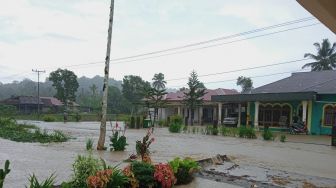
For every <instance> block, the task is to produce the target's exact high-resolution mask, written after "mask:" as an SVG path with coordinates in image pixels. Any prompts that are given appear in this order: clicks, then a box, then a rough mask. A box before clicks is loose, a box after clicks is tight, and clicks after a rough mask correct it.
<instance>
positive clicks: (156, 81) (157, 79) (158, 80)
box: [152, 72, 167, 89]
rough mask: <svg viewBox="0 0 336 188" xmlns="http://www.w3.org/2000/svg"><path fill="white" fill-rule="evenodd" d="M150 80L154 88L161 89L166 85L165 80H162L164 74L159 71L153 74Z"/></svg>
mask: <svg viewBox="0 0 336 188" xmlns="http://www.w3.org/2000/svg"><path fill="white" fill-rule="evenodd" d="M152 80H153V83H152V85H153V87H154V88H155V89H163V88H165V87H166V84H167V82H166V81H165V80H164V74H162V73H161V72H160V73H158V74H154V77H153V79H152Z"/></svg>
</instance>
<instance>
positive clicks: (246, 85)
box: [236, 76, 253, 93]
mask: <svg viewBox="0 0 336 188" xmlns="http://www.w3.org/2000/svg"><path fill="white" fill-rule="evenodd" d="M236 84H237V86H241V88H242V91H241V92H242V93H248V92H250V91H251V90H252V89H253V82H252V80H251V78H249V77H244V76H239V77H238V79H237V83H236Z"/></svg>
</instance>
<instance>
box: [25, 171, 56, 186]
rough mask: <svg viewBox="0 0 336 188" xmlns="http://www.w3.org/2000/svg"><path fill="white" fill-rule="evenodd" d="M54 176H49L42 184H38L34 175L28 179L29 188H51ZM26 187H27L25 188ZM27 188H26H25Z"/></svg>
mask: <svg viewBox="0 0 336 188" xmlns="http://www.w3.org/2000/svg"><path fill="white" fill-rule="evenodd" d="M55 179H56V176H55V175H54V174H51V176H49V177H48V178H47V179H45V180H44V181H42V182H39V180H38V179H37V177H36V176H35V174H33V175H31V176H30V177H29V179H28V180H29V188H53V187H54V183H55ZM26 187H27V186H26ZM27 188H28V187H27Z"/></svg>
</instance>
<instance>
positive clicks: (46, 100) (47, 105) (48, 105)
mask: <svg viewBox="0 0 336 188" xmlns="http://www.w3.org/2000/svg"><path fill="white" fill-rule="evenodd" d="M39 100H40V104H39V107H40V111H41V112H51V113H57V112H62V111H63V110H64V104H63V102H61V101H60V100H58V99H57V98H55V97H40V99H39ZM0 104H6V105H13V106H15V107H16V109H17V111H18V112H19V113H22V114H32V113H37V108H38V100H37V97H36V96H13V97H11V98H8V99H5V100H3V101H0ZM79 107H80V105H79V104H77V103H75V102H72V101H69V102H68V108H69V110H71V111H76V110H78V109H79Z"/></svg>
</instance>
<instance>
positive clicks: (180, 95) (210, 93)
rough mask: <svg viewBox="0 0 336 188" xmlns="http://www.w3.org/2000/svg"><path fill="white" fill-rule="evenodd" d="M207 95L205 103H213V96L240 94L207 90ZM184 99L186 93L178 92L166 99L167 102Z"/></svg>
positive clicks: (221, 90)
mask: <svg viewBox="0 0 336 188" xmlns="http://www.w3.org/2000/svg"><path fill="white" fill-rule="evenodd" d="M205 92H206V94H205V95H204V96H203V100H204V101H211V96H213V95H232V94H238V91H236V90H234V89H223V88H218V89H207V90H205ZM183 97H184V91H177V92H171V93H168V94H167V95H166V97H165V99H166V100H167V101H182V100H183Z"/></svg>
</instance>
